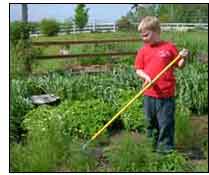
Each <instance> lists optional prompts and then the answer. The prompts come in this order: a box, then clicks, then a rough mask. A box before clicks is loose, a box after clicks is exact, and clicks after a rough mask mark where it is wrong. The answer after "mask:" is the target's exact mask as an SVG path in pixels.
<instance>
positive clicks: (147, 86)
mask: <svg viewBox="0 0 209 175" xmlns="http://www.w3.org/2000/svg"><path fill="white" fill-rule="evenodd" d="M180 58H181V56H180V54H178V55H177V56H176V58H175V59H174V60H173V61H171V62H170V63H169V64H168V65H167V66H166V67H165V68H164V69H163V70H162V71H161V72H160V73H159V74H157V75H156V77H155V78H154V79H153V80H152V81H151V82H150V83H147V84H146V85H145V86H144V87H143V89H142V90H141V91H140V92H139V93H138V94H136V95H135V96H134V97H133V98H132V99H131V100H130V101H129V102H128V103H127V104H126V105H125V106H124V107H123V108H122V109H121V110H120V111H119V112H118V113H116V114H115V115H114V116H113V117H112V119H111V120H110V121H108V122H107V123H106V124H105V125H104V126H103V127H102V128H101V129H100V130H99V131H97V132H96V133H95V134H94V135H93V136H92V137H91V139H90V140H88V141H87V142H86V143H85V144H84V145H83V146H82V149H83V150H85V149H86V147H87V146H88V145H89V144H90V143H91V142H92V141H93V140H95V139H96V138H97V137H98V136H99V135H100V134H101V133H102V131H104V130H105V129H106V128H107V127H108V126H109V125H110V124H111V123H112V122H113V121H114V120H115V119H116V118H117V117H118V116H120V115H121V114H122V113H123V112H124V111H125V110H126V109H127V108H128V107H129V106H130V105H131V104H132V103H133V102H134V101H135V100H136V99H137V98H138V97H140V96H141V95H142V94H143V93H144V91H145V90H146V89H148V88H149V87H151V86H152V85H153V84H154V83H155V82H156V81H157V80H158V79H159V78H160V77H161V76H162V75H163V74H164V73H165V72H166V71H167V70H168V69H169V68H171V67H172V66H173V65H174V64H175V63H176V62H177V61H178V60H179V59H180Z"/></svg>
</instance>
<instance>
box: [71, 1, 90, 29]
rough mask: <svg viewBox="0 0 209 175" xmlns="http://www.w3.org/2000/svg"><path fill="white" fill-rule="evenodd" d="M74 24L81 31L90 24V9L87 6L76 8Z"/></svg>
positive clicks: (82, 5)
mask: <svg viewBox="0 0 209 175" xmlns="http://www.w3.org/2000/svg"><path fill="white" fill-rule="evenodd" d="M74 22H75V25H76V26H77V27H78V28H79V29H83V28H84V27H85V26H86V24H87V23H88V9H87V8H86V5H85V4H78V5H77V6H76V9H75V17H74Z"/></svg>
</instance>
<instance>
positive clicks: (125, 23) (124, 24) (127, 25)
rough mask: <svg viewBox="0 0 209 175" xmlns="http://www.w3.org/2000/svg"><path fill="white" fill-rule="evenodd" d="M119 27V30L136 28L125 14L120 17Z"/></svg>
mask: <svg viewBox="0 0 209 175" xmlns="http://www.w3.org/2000/svg"><path fill="white" fill-rule="evenodd" d="M117 27H118V30H119V31H130V30H134V26H133V24H132V23H131V22H130V21H129V19H128V18H127V17H125V16H122V17H121V19H119V20H118V21H117ZM135 30H136V29H135Z"/></svg>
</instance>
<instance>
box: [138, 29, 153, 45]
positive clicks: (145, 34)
mask: <svg viewBox="0 0 209 175" xmlns="http://www.w3.org/2000/svg"><path fill="white" fill-rule="evenodd" d="M140 36H141V38H142V40H143V41H144V42H145V43H149V44H152V43H155V42H156V36H157V33H156V32H153V31H151V30H147V29H144V30H142V31H141V32H140Z"/></svg>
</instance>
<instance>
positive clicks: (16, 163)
mask: <svg viewBox="0 0 209 175" xmlns="http://www.w3.org/2000/svg"><path fill="white" fill-rule="evenodd" d="M44 112H45V114H44V113H43V114H42V115H41V117H43V120H42V122H43V121H46V120H47V122H45V125H42V124H41V121H40V118H39V120H38V121H37V122H35V121H33V122H34V123H31V126H29V125H27V122H24V124H23V125H25V127H27V129H28V133H27V136H26V138H25V140H24V141H23V142H22V143H20V144H16V143H15V144H12V145H11V150H12V152H11V170H12V172H54V171H58V170H59V169H60V167H62V166H63V165H64V166H67V167H68V171H85V170H88V171H90V170H91V169H93V168H94V167H95V163H96V162H95V160H94V158H92V157H89V155H87V154H84V153H82V152H81V148H80V145H81V143H80V142H79V141H78V140H75V139H74V138H73V137H71V136H70V135H69V134H68V133H66V132H64V130H63V128H64V126H65V124H64V122H61V120H60V118H59V116H58V117H52V116H50V118H47V117H48V115H49V114H50V109H47V108H46V109H45V110H44Z"/></svg>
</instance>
